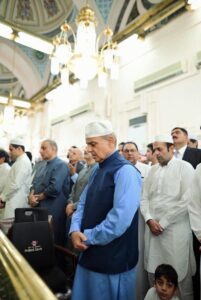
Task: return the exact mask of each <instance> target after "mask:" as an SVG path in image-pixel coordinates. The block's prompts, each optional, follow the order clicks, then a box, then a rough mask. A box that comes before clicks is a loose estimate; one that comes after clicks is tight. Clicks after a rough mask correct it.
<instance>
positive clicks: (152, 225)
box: [147, 219, 164, 236]
mask: <svg viewBox="0 0 201 300" xmlns="http://www.w3.org/2000/svg"><path fill="white" fill-rule="evenodd" d="M147 225H148V226H149V229H150V230H151V232H152V233H153V234H154V235H156V236H158V235H160V234H161V233H163V231H164V229H163V228H162V227H161V225H160V224H159V222H157V221H156V220H153V219H150V220H148V221H147Z"/></svg>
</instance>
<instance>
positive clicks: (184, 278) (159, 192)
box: [141, 136, 195, 300]
mask: <svg viewBox="0 0 201 300" xmlns="http://www.w3.org/2000/svg"><path fill="white" fill-rule="evenodd" d="M153 148H154V150H155V152H156V156H157V159H158V162H159V164H157V165H154V166H153V167H152V168H151V170H150V172H149V174H148V176H147V178H146V180H145V182H144V187H143V193H142V199H141V212H142V215H143V216H144V219H145V222H146V228H145V270H147V272H148V275H149V280H150V284H152V283H153V275H154V272H155V269H156V267H157V266H158V265H160V264H169V265H172V266H173V267H174V268H175V270H176V271H177V273H178V281H179V292H180V294H181V299H182V300H193V288H192V275H193V274H194V271H195V260H194V254H193V248H192V234H191V229H190V224H189V215H188V209H187V206H188V200H189V198H188V197H186V191H187V189H188V187H189V185H190V183H191V181H192V179H193V174H194V170H193V167H192V166H191V165H190V164H189V163H187V162H185V161H183V160H179V159H176V158H175V157H174V154H173V153H174V146H173V141H172V139H171V137H166V136H159V137H157V138H156V140H155V142H154V143H153Z"/></svg>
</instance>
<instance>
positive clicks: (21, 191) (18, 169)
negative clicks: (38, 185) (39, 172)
mask: <svg viewBox="0 0 201 300" xmlns="http://www.w3.org/2000/svg"><path fill="white" fill-rule="evenodd" d="M9 151H10V157H11V159H12V161H14V164H13V165H12V167H11V169H10V171H9V174H8V178H7V182H6V185H5V187H4V189H3V192H2V193H1V195H0V198H1V199H2V201H3V202H5V203H6V206H5V211H4V218H13V217H14V214H15V209H16V208H23V207H27V206H28V201H27V196H28V194H29V188H30V184H31V172H32V166H31V162H30V160H29V158H28V157H27V155H26V153H25V152H24V151H25V146H24V142H23V141H22V140H21V139H19V138H16V139H13V140H11V141H10V145H9Z"/></svg>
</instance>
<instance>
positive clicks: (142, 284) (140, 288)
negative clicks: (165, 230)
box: [135, 161, 151, 300]
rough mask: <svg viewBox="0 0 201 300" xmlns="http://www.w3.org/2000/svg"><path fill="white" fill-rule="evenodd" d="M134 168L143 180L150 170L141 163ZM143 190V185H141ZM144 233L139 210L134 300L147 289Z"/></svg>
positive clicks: (142, 296)
mask: <svg viewBox="0 0 201 300" xmlns="http://www.w3.org/2000/svg"><path fill="white" fill-rule="evenodd" d="M135 167H136V168H137V169H138V170H139V171H140V173H141V176H142V178H143V179H145V178H146V177H147V175H148V173H149V171H150V169H151V166H150V165H146V164H144V163H141V162H139V161H138V162H137V163H136V164H135ZM142 188H143V185H142ZM144 231H145V222H144V218H143V217H142V214H141V212H140V210H139V221H138V234H139V235H138V248H139V257H138V264H137V281H136V299H137V300H144V297H145V295H146V292H147V290H148V288H149V284H148V276H147V272H146V271H145V270H144Z"/></svg>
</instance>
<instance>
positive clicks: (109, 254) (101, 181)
mask: <svg viewBox="0 0 201 300" xmlns="http://www.w3.org/2000/svg"><path fill="white" fill-rule="evenodd" d="M85 136H86V143H87V146H88V151H89V152H90V153H91V154H92V156H93V158H94V159H95V161H96V162H98V165H97V167H96V168H95V169H94V171H93V172H92V174H91V177H90V179H89V182H88V185H87V186H86V188H85V189H84V191H83V193H82V194H81V197H80V202H79V204H78V208H77V211H76V212H75V213H74V215H73V218H72V224H71V228H70V234H71V238H72V242H73V245H74V247H75V248H76V249H78V250H79V251H80V257H79V262H78V266H77V270H76V275H75V280H74V286H73V294H72V300H103V299H104V300H133V299H134V294H135V291H134V287H135V275H136V268H135V267H136V264H137V261H138V215H137V210H138V207H139V203H140V193H141V175H140V173H139V171H138V170H137V169H136V168H135V167H134V166H133V165H131V164H130V163H129V162H128V161H127V160H125V159H124V158H123V157H122V156H121V155H119V153H118V151H116V150H115V148H116V137H115V135H114V133H113V129H112V125H111V123H110V122H109V121H107V120H104V121H96V122H92V123H89V124H88V125H87V126H86V129H85Z"/></svg>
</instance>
